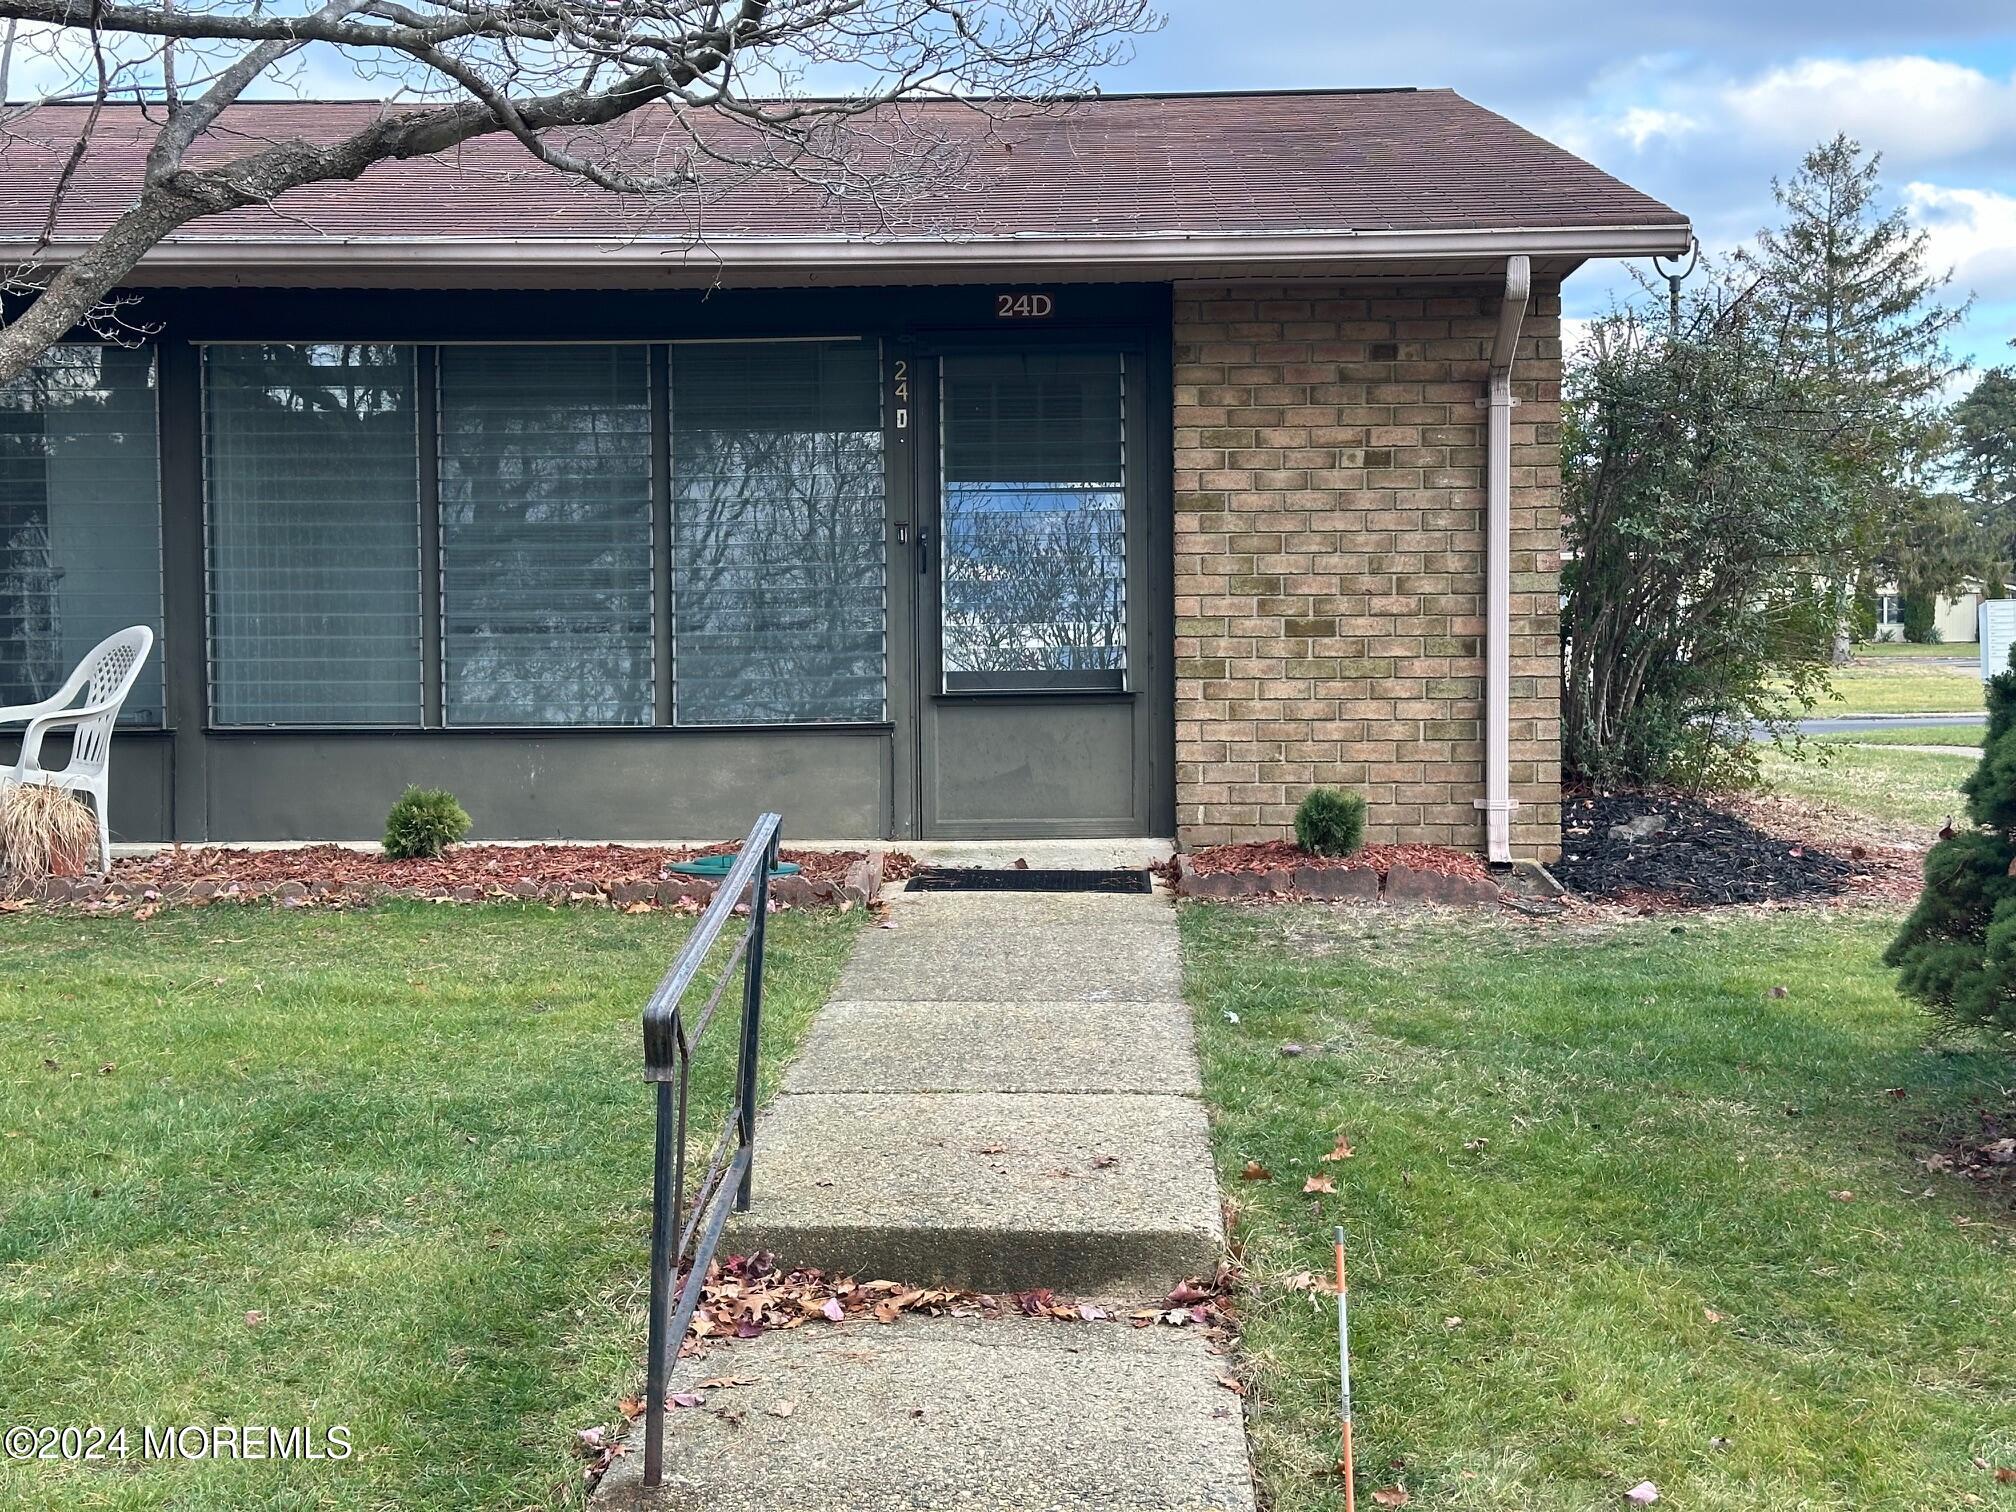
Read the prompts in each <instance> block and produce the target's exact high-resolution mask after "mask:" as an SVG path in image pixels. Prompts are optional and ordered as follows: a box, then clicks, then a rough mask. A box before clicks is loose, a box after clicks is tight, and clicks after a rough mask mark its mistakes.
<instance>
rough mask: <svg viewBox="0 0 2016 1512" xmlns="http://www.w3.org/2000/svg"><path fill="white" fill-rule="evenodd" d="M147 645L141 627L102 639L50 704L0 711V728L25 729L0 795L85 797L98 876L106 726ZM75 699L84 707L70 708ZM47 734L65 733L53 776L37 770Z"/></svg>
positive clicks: (107, 759)
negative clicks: (7, 791) (16, 790)
mask: <svg viewBox="0 0 2016 1512" xmlns="http://www.w3.org/2000/svg"><path fill="white" fill-rule="evenodd" d="M153 645H154V632H153V631H152V630H149V629H148V628H147V627H146V626H145V625H135V626H133V627H132V628H131V629H130V630H121V631H120V632H119V633H118V634H117V635H108V636H107V637H106V638H105V639H104V640H102V641H100V642H99V643H98V644H97V645H96V646H94V647H92V648H91V654H90V655H89V656H86V657H85V658H84V660H83V661H81V662H79V663H78V664H77V670H76V671H75V672H72V673H71V674H70V678H69V680H68V681H67V682H65V683H64V684H63V686H62V687H61V688H60V689H58V690H57V692H56V695H55V696H54V697H53V698H45V699H43V700H42V702H40V703H37V704H18V705H16V706H14V707H13V708H6V709H0V725H10V724H22V723H25V724H26V725H27V728H26V729H25V730H23V731H22V732H21V755H20V758H19V759H18V760H17V761H16V762H15V763H14V766H13V769H12V770H11V771H0V789H4V788H7V787H9V786H19V787H28V786H39V787H52V788H61V789H63V790H64V791H66V792H72V793H81V794H84V795H85V796H87V797H89V798H90V800H91V808H92V812H93V814H94V816H95V817H96V818H97V820H98V870H99V872H100V873H101V874H102V873H106V872H109V871H111V870H112V829H111V826H110V825H109V824H108V823H107V821H106V803H107V798H108V790H109V788H110V782H109V781H108V778H109V775H110V768H111V764H112V726H113V724H114V722H115V721H117V719H118V718H119V706H120V705H121V704H123V703H125V702H126V695H127V694H128V693H130V692H132V691H133V684H134V682H135V681H136V680H137V679H138V678H139V676H140V668H141V666H142V665H143V664H144V663H145V662H146V660H147V653H148V651H149V650H151V649H152V647H153ZM80 693H82V694H83V695H84V701H83V702H82V703H80V704H77V706H76V707H75V708H72V707H71V704H72V703H73V701H75V699H76V698H77V695H78V694H80ZM51 730H68V731H69V732H70V762H69V764H68V765H67V766H64V767H61V768H58V769H57V770H55V771H50V770H48V769H47V768H45V767H44V766H43V765H42V739H43V737H44V736H46V735H47V734H48V733H49V732H50V731H51Z"/></svg>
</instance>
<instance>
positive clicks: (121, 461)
mask: <svg viewBox="0 0 2016 1512" xmlns="http://www.w3.org/2000/svg"><path fill="white" fill-rule="evenodd" d="M129 625H146V626H148V627H150V628H151V629H153V630H154V631H155V633H156V634H157V635H158V634H159V633H160V630H161V485H160V464H159V457H158V452H157V448H156V437H155V402H154V354H153V353H152V352H151V351H146V350H130V349H127V348H124V347H105V346H61V347H56V348H53V349H52V350H51V351H49V352H48V353H47V354H46V355H45V356H43V357H42V358H41V359H40V360H39V361H37V363H36V364H35V366H34V367H33V368H31V369H30V370H29V371H28V372H27V373H25V374H23V375H22V376H21V377H20V378H17V379H15V380H14V381H13V382H12V383H9V384H7V385H6V386H5V387H4V388H0V704H23V703H37V702H39V701H41V700H42V699H44V698H48V697H49V696H51V695H52V694H54V693H55V692H56V691H57V689H58V688H60V687H61V686H62V684H63V680H64V678H66V677H68V676H69V675H70V672H71V670H72V669H73V668H74V667H75V666H76V665H77V664H78V663H79V662H80V661H82V660H83V658H84V655H85V653H86V652H88V651H89V650H90V649H91V648H92V647H93V646H95V645H97V644H98V642H99V641H101V640H103V639H104V638H105V637H106V636H108V635H110V634H111V633H112V632H113V631H115V630H122V629H124V628H126V627H127V626H129ZM161 686H162V678H161V657H160V655H159V653H158V651H157V653H156V654H154V655H152V656H149V657H148V658H147V663H146V665H145V666H144V667H142V668H141V670H140V677H139V680H138V681H137V682H136V683H135V684H134V686H133V690H132V692H131V693H130V694H129V695H128V696H127V699H126V703H125V705H124V707H123V708H122V709H121V711H120V719H121V721H122V722H125V723H130V724H143V725H145V724H155V725H158V724H160V723H161V721H162V714H163V710H162V696H161Z"/></svg>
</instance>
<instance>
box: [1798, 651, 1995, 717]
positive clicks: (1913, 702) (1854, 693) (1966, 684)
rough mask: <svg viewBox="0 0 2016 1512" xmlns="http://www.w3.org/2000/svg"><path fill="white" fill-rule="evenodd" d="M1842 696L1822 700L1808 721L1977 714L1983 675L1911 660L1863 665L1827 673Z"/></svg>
mask: <svg viewBox="0 0 2016 1512" xmlns="http://www.w3.org/2000/svg"><path fill="white" fill-rule="evenodd" d="M1827 680H1828V681H1829V682H1830V683H1832V684H1833V686H1834V692H1835V693H1836V694H1837V695H1839V696H1838V697H1837V698H1825V697H1823V698H1822V699H1821V700H1820V701H1819V702H1818V703H1817V704H1815V705H1814V706H1813V708H1812V710H1811V711H1810V712H1809V713H1808V715H1807V717H1808V718H1809V719H1843V718H1848V717H1851V716H1853V715H1856V714H1978V713H1980V712H1981V710H1982V708H1983V696H1982V691H1981V675H1980V673H1979V671H1978V670H1976V669H1975V668H1974V667H1971V666H1968V667H1937V666H1924V665H1921V664H1918V663H1916V662H1915V661H1914V660H1913V659H1911V658H1908V657H1893V658H1889V659H1885V660H1881V661H1877V662H1858V663H1856V664H1855V665H1851V666H1846V667H1836V668H1834V669H1833V670H1832V671H1830V672H1829V673H1828V674H1827Z"/></svg>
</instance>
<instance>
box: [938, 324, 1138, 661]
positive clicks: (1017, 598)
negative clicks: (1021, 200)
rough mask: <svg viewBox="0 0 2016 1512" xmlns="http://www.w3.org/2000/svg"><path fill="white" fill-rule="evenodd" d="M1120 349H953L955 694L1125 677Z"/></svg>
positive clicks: (947, 618)
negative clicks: (983, 352)
mask: <svg viewBox="0 0 2016 1512" xmlns="http://www.w3.org/2000/svg"><path fill="white" fill-rule="evenodd" d="M1123 372H1124V368H1123V366H1122V362H1121V358H1120V357H1119V356H1118V355H1112V354H1108V355H1098V356H1090V355H1077V354H1063V355H1035V354H1031V355H1000V356H963V357H961V356H955V357H947V358H946V359H945V363H944V369H943V374H944V376H943V390H944V392H943V405H944V411H945V425H944V432H945V438H944V457H943V467H944V489H943V492H944V503H943V520H942V522H941V524H942V530H941V541H942V549H941V550H940V552H939V562H940V568H939V571H940V580H939V591H940V593H941V595H942V610H941V624H942V629H941V658H942V662H943V669H944V671H943V675H944V687H945V691H946V692H948V693H961V692H989V691H1016V690H1022V691H1040V690H1044V689H1084V690H1093V689H1119V688H1124V687H1125V685H1126V675H1127V485H1126V440H1125V436H1126V427H1125V396H1124V392H1123V381H1122V375H1123Z"/></svg>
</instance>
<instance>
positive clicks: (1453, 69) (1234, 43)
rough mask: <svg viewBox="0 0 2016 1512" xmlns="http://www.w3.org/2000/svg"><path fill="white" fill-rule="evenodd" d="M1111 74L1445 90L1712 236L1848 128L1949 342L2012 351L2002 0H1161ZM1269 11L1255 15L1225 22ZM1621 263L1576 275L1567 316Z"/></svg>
mask: <svg viewBox="0 0 2016 1512" xmlns="http://www.w3.org/2000/svg"><path fill="white" fill-rule="evenodd" d="M1156 4H1157V6H1158V8H1159V9H1161V10H1162V12H1163V13H1164V14H1165V15H1166V16H1167V17H1168V25H1167V26H1166V27H1165V28H1164V29H1163V30H1162V32H1161V33H1160V34H1159V35H1157V36H1154V37H1150V38H1148V39H1146V40H1145V41H1143V42H1142V43H1141V44H1140V47H1139V55H1138V57H1137V58H1136V60H1135V61H1134V62H1133V63H1132V64H1131V65H1130V66H1128V67H1126V68H1124V69H1118V70H1115V71H1114V72H1113V73H1112V74H1111V75H1109V76H1108V78H1107V81H1106V82H1107V85H1108V87H1110V88H1114V89H1286V88H1301V87H1310V86H1339V85H1381V84H1416V85H1446V86H1448V87H1450V88H1453V89H1456V90H1458V91H1460V92H1461V93H1462V94H1464V95H1467V96H1468V97H1469V98H1471V99H1473V100H1475V101H1477V102H1478V103H1480V104H1483V105H1486V106H1488V107H1490V108H1491V109H1493V110H1496V111H1498V112H1500V113H1501V114H1504V115H1508V116H1510V117H1512V119H1513V120H1515V121H1517V122H1519V124H1521V125H1522V126H1525V127H1527V128H1529V129H1531V130H1533V131H1537V132H1539V133H1540V134H1541V135H1542V136H1545V137H1548V138H1550V139H1552V140H1553V141H1556V142H1559V143H1561V144H1562V145H1563V146H1566V147H1569V148H1571V149H1573V150H1574V151H1576V152H1578V153H1580V154H1582V155H1583V156H1584V157H1587V158H1589V159H1590V160H1591V161H1593V162H1595V163H1597V164H1600V165H1601V166H1602V167H1604V168H1606V169H1608V170H1609V171H1610V172H1612V173H1614V174H1616V175H1617V176H1618V177H1620V178H1622V179H1625V180H1627V181H1628V182H1630V183H1632V184H1635V185H1636V186H1637V187H1639V188H1641V189H1643V190H1645V191H1646V192H1647V193H1650V194H1654V195H1657V196H1658V197H1659V198H1660V199H1663V200H1665V201H1666V202H1667V203H1668V204H1670V205H1673V206H1675V207H1676V208H1678V209H1680V210H1682V211H1684V212H1686V213H1687V214H1688V215H1690V216H1691V217H1693V220H1694V224H1695V228H1696V229H1697V231H1698V232H1699V233H1700V235H1701V239H1702V240H1703V242H1705V243H1706V244H1708V245H1709V246H1710V247H1726V246H1729V245H1732V244H1734V243H1736V242H1740V241H1742V240H1744V239H1745V238H1747V237H1748V236H1750V235H1751V234H1752V233H1753V232H1755V230H1756V229H1757V227H1758V226H1759V225H1761V224H1763V223H1764V222H1765V221H1767V220H1768V219H1770V217H1771V212H1772V205H1771V178H1772V176H1773V175H1774V174H1778V175H1783V174H1786V173H1788V172H1790V171H1791V169H1792V168H1793V167H1794V166H1796V164H1797V162H1798V160H1799V156H1800V154H1801V153H1802V152H1803V151H1805V150H1806V149H1807V148H1808V147H1810V146H1812V145H1813V144H1814V143H1815V142H1817V141H1819V140H1820V139H1822V138H1823V137H1829V136H1832V135H1833V134H1834V133H1835V132H1836V131H1846V132H1848V133H1849V134H1850V135H1852V136H1854V137H1856V138H1857V139H1858V140H1860V141H1862V142H1863V143H1865V144H1867V145H1868V146H1871V147H1874V148H1877V149H1879V150H1880V151H1881V152H1882V153H1883V158H1884V177H1885V181H1886V182H1887V184H1888V185H1889V187H1890V190H1891V192H1892V194H1893V196H1894V197H1895V199H1896V200H1898V201H1901V202H1902V203H1903V204H1905V205H1906V206H1907V207H1908V208H1909V209H1910V211H1911V213H1912V215H1913V216H1914V217H1915V218H1916V219H1917V220H1918V221H1919V222H1920V223H1921V224H1922V225H1923V226H1924V227H1925V228H1926V229H1927V230H1928V231H1930V232H1931V233H1932V250H1933V254H1934V256H1935V258H1936V259H1937V261H1938V262H1939V264H1940V265H1941V266H1945V267H1951V268H1952V269H1953V270H1954V289H1955V291H1956V293H1958V294H1960V295H1962V296H1963V297H1964V295H1965V294H1966V293H1970V292H1971V293H1972V294H1973V295H1974V296H1975V305H1974V310H1973V313H1972V316H1971V318H1970V319H1969V321H1968V323H1967V326H1966V329H1965V332H1964V334H1963V338H1962V341H1961V343H1960V345H1961V346H1962V347H1963V348H1964V350H1965V352H1966V354H1967V355H1969V356H1971V357H1973V358H1974V359H1975V361H1976V362H1977V363H2001V362H2009V361H2016V352H2012V351H2011V350H2010V348H2009V345H2008V343H2009V341H2010V339H2011V338H2012V337H2016V3H2012V0H1664V3H1661V0H1652V3H1649V4H1627V3H1619V0H1607V3H1603V0H1522V3H1519V4H1504V3H1502V0H1501V3H1498V4H1485V3H1482V0H1406V3H1403V4H1399V5H1377V6H1375V5H1371V4H1367V3H1364V0H1355V3H1354V0H1260V3H1259V4H1258V5H1250V4H1241V5H1235V4H1232V3H1230V0H1156ZM1262 7H1264V10H1265V14H1266V16H1267V25H1266V26H1265V27H1259V26H1241V25H1236V24H1231V25H1228V24H1227V23H1228V21H1229V20H1231V19H1233V18H1235V17H1241V16H1243V17H1248V18H1250V17H1253V16H1256V15H1258V14H1260V12H1261V9H1262ZM1619 281H1620V275H1619V274H1618V273H1617V272H1616V270H1614V269H1606V268H1602V267H1598V266H1591V267H1588V268H1585V269H1584V270H1583V271H1582V272H1581V273H1579V274H1577V275H1576V277H1575V278H1574V280H1573V281H1571V283H1570V284H1569V286H1568V304H1569V312H1570V314H1579V315H1587V314H1590V313H1592V312H1593V311H1595V310H1598V309H1600V308H1601V307H1602V306H1603V305H1604V304H1606V303H1607V302H1608V301H1609V299H1610V297H1611V293H1612V290H1613V289H1614V288H1615V287H1617V286H1618V283H1619Z"/></svg>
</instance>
